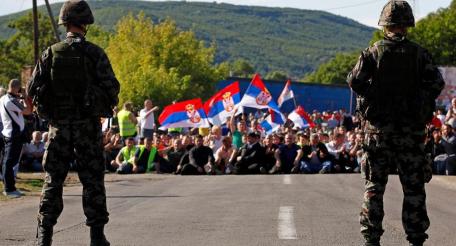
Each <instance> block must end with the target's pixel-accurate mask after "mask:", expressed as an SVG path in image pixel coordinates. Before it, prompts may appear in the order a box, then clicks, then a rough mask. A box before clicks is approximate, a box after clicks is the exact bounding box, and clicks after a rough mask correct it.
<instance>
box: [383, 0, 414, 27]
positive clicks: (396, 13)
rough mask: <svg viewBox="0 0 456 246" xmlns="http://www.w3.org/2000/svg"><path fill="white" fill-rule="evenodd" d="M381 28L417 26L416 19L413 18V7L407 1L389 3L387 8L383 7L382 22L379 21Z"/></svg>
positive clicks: (392, 0)
mask: <svg viewBox="0 0 456 246" xmlns="http://www.w3.org/2000/svg"><path fill="white" fill-rule="evenodd" d="M378 25H379V26H395V25H400V26H406V27H414V26H415V17H414V16H413V10H412V7H410V4H408V3H407V1H395V0H391V1H389V2H388V3H387V4H386V5H385V7H383V10H382V14H381V15H380V20H379V21H378Z"/></svg>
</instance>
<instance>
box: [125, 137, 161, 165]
mask: <svg viewBox="0 0 456 246" xmlns="http://www.w3.org/2000/svg"><path fill="white" fill-rule="evenodd" d="M156 158H157V148H156V147H155V146H153V138H151V137H145V138H144V145H141V146H138V148H137V149H136V152H135V155H134V157H133V161H132V163H131V164H132V169H131V172H132V173H145V172H152V171H154V170H157V173H159V170H160V165H159V164H158V163H157V162H156Z"/></svg>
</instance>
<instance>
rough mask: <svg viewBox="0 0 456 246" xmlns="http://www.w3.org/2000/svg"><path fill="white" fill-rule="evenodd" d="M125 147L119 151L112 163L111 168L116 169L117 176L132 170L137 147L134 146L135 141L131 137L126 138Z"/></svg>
mask: <svg viewBox="0 0 456 246" xmlns="http://www.w3.org/2000/svg"><path fill="white" fill-rule="evenodd" d="M125 142H126V146H125V147H123V148H122V149H120V151H119V154H118V155H117V157H116V159H115V160H113V161H112V163H111V166H112V167H113V168H114V169H117V173H119V174H129V173H131V172H132V170H133V157H134V156H135V153H136V150H137V147H136V146H135V139H134V138H132V137H129V138H127V140H126V141H125Z"/></svg>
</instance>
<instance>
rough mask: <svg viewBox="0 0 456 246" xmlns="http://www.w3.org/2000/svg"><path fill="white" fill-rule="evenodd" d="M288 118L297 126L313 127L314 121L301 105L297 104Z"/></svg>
mask: <svg viewBox="0 0 456 246" xmlns="http://www.w3.org/2000/svg"><path fill="white" fill-rule="evenodd" d="M288 119H289V120H291V121H292V122H293V123H294V125H295V126H299V127H301V128H308V127H310V128H313V127H315V123H314V122H313V121H312V119H311V118H310V116H309V114H307V112H306V111H305V110H304V108H303V107H301V106H298V107H297V108H296V109H295V110H294V111H293V112H291V113H290V114H289V115H288Z"/></svg>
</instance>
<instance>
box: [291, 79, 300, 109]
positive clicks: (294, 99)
mask: <svg viewBox="0 0 456 246" xmlns="http://www.w3.org/2000/svg"><path fill="white" fill-rule="evenodd" d="M291 83H292V81H291V80H290V90H291V91H293V90H292V89H291ZM293 102H294V106H295V109H297V108H298V104H297V103H296V96H295V94H294V91H293Z"/></svg>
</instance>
